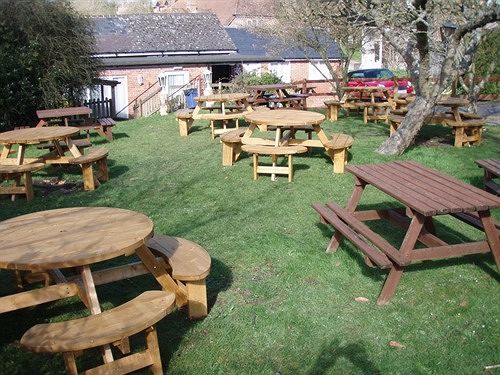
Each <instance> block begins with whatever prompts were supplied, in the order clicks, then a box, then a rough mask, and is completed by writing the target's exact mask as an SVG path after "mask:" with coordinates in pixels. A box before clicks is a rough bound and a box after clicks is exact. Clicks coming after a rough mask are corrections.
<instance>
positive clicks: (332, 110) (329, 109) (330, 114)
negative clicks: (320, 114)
mask: <svg viewBox="0 0 500 375" xmlns="http://www.w3.org/2000/svg"><path fill="white" fill-rule="evenodd" d="M324 103H325V105H326V117H327V118H328V120H330V121H337V120H338V115H339V110H340V108H341V107H342V104H344V103H343V102H339V101H338V100H333V99H331V100H325V101H324Z"/></svg>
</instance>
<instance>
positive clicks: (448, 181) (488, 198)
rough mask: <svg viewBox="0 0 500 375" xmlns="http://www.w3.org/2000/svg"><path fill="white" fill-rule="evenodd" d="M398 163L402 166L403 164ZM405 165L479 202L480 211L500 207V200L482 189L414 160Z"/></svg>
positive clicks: (468, 198)
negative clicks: (484, 208) (485, 208)
mask: <svg viewBox="0 0 500 375" xmlns="http://www.w3.org/2000/svg"><path fill="white" fill-rule="evenodd" d="M396 163H399V164H401V162H396ZM405 163H406V164H408V165H411V166H412V167H413V169H414V170H420V171H421V172H422V173H423V174H427V175H428V176H429V178H432V179H434V180H435V181H439V182H441V183H443V184H445V185H447V186H448V188H449V189H450V190H453V191H454V192H461V193H462V194H463V195H464V196H465V197H466V199H467V200H471V199H472V200H474V201H479V202H480V209H483V207H485V206H486V207H487V208H490V209H491V208H496V207H500V198H499V197H495V196H494V195H492V194H490V193H488V192H486V191H484V190H482V189H479V188H477V187H475V186H472V185H470V184H467V183H465V182H462V181H459V180H457V179H455V178H453V177H450V176H447V175H445V174H442V173H440V172H438V171H436V170H433V169H431V168H427V167H424V166H423V165H420V164H418V163H416V162H414V161H412V160H408V161H406V162H405Z"/></svg>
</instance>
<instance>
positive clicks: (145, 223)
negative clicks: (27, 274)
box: [0, 207, 153, 270]
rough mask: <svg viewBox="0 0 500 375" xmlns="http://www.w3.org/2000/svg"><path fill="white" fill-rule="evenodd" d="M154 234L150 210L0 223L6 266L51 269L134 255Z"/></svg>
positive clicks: (81, 211) (87, 211)
mask: <svg viewBox="0 0 500 375" xmlns="http://www.w3.org/2000/svg"><path fill="white" fill-rule="evenodd" d="M152 235H153V222H152V221H151V219H149V218H148V217H147V216H145V215H144V214H141V213H138V212H134V211H129V210H124V209H120V208H108V207H75V208H61V209H55V210H48V211H40V212H35V213H32V214H28V215H22V216H18V217H15V218H13V219H9V220H5V221H2V222H0V236H1V237H2V241H1V242H0V268H9V269H17V270H50V269H55V268H65V267H76V266H83V265H88V264H92V263H96V262H100V261H103V260H107V259H112V258H115V257H118V256H120V255H130V254H133V253H134V250H135V249H137V248H138V247H140V246H141V245H143V244H144V243H145V241H146V240H148V239H149V238H150V237H152Z"/></svg>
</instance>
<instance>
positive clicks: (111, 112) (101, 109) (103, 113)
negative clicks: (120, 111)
mask: <svg viewBox="0 0 500 375" xmlns="http://www.w3.org/2000/svg"><path fill="white" fill-rule="evenodd" d="M83 105H84V106H86V107H89V108H90V109H91V110H92V114H91V117H92V118H94V119H98V118H107V117H110V118H114V117H115V116H116V113H115V112H116V109H115V103H114V101H113V100H112V99H108V98H104V100H100V99H91V100H85V101H84V102H83Z"/></svg>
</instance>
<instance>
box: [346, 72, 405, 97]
mask: <svg viewBox="0 0 500 375" xmlns="http://www.w3.org/2000/svg"><path fill="white" fill-rule="evenodd" d="M347 77H348V78H349V81H348V82H347V85H348V86H349V87H358V86H385V87H388V88H390V89H391V91H393V90H394V86H395V83H396V80H397V85H398V93H408V94H411V93H413V86H412V85H411V82H410V81H408V80H407V79H398V78H397V77H396V76H395V75H394V73H393V72H391V71H390V70H389V69H361V70H354V71H352V72H349V73H347Z"/></svg>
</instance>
